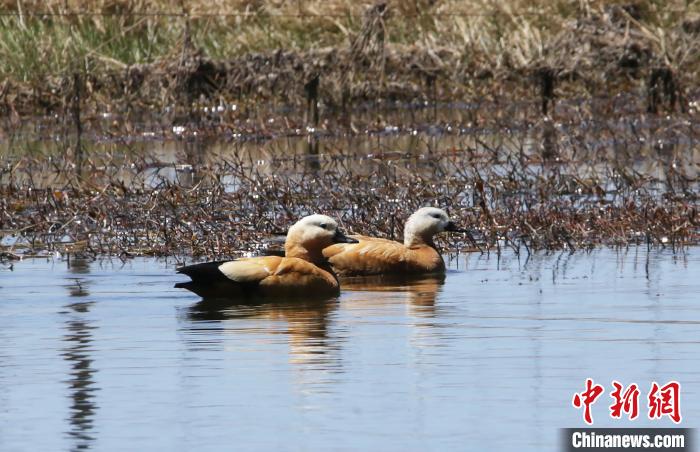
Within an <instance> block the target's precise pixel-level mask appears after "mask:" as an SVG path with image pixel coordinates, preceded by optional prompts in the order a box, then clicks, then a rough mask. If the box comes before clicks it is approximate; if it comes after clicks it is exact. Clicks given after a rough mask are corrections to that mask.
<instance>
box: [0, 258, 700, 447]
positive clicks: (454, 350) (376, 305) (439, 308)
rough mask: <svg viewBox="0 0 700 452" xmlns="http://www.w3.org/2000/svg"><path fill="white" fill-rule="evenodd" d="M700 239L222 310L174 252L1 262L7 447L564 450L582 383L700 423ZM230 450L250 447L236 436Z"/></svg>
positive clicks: (471, 266)
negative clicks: (650, 396) (562, 437)
mask: <svg viewBox="0 0 700 452" xmlns="http://www.w3.org/2000/svg"><path fill="white" fill-rule="evenodd" d="M698 256H699V255H698V248H690V249H689V250H687V251H686V252H684V253H682V254H672V253H671V252H670V251H668V250H652V251H649V252H647V250H646V248H630V249H627V250H622V251H614V250H609V249H601V250H598V251H594V252H592V253H589V254H587V253H583V252H579V253H575V254H571V255H569V254H568V253H555V254H549V255H546V254H544V253H542V254H537V255H533V256H532V257H531V258H530V259H529V260H527V261H525V259H524V258H523V257H521V258H520V260H518V258H517V257H515V256H510V255H505V256H502V257H501V258H500V259H498V258H497V257H496V255H495V254H491V256H490V257H487V256H486V255H483V256H480V255H479V254H478V253H477V254H471V255H467V256H464V255H462V256H460V257H459V258H458V259H453V260H452V261H451V262H450V270H449V273H448V274H447V277H446V278H445V280H444V281H439V280H430V279H428V280H423V281H419V282H416V283H413V284H410V285H407V284H390V285H377V284H374V285H367V284H364V283H354V284H346V288H345V290H344V291H343V293H342V295H341V296H340V297H339V298H338V299H334V300H330V301H327V302H322V303H311V302H309V303H305V302H299V303H293V304H292V303H286V304H267V305H261V306H223V307H222V306H207V305H202V304H201V303H198V297H196V296H195V295H193V294H191V293H188V292H186V291H182V290H178V289H174V288H173V284H174V283H175V282H177V281H181V280H183V277H181V276H179V275H175V274H174V272H173V269H174V266H175V262H171V261H167V260H153V259H141V258H139V259H133V260H130V261H127V262H126V263H122V262H121V261H120V260H118V259H116V260H111V261H109V260H102V261H96V262H90V263H88V262H85V261H71V262H70V263H68V262H66V261H62V260H58V259H52V260H46V259H28V260H25V261H22V262H19V263H15V264H14V269H13V270H12V271H10V269H9V268H5V267H2V270H0V295H1V297H0V298H1V301H0V449H2V450H3V451H5V450H7V451H22V450H77V449H83V448H95V449H99V450H107V449H109V450H115V449H121V450H126V449H133V448H137V447H138V448H139V449H149V450H191V449H195V448H196V449H197V450H220V448H221V447H222V445H230V446H232V447H236V449H240V450H260V449H267V450H269V449H272V448H276V449H286V450H329V449H332V450H357V449H380V448H381V449H382V450H406V449H409V450H425V449H431V448H432V449H436V450H445V449H447V448H450V449H458V450H464V449H468V450H533V451H535V450H553V449H555V448H556V446H557V444H558V435H559V430H558V429H559V428H561V427H574V426H583V420H582V413H581V412H580V411H578V410H576V409H574V408H573V407H572V406H571V397H572V395H573V393H574V392H577V391H582V390H583V388H584V382H585V379H586V378H587V377H592V378H594V379H595V381H596V382H597V383H600V384H602V385H604V386H605V387H606V395H605V398H604V399H601V400H600V401H599V402H598V403H597V404H596V405H594V406H593V416H594V421H595V425H596V426H610V427H616V426H617V427H619V426H625V425H628V424H627V423H626V422H624V421H617V420H612V419H610V417H609V416H608V409H607V406H608V405H609V404H610V400H609V399H610V397H609V395H608V394H609V387H610V384H611V381H612V380H613V379H615V380H619V381H620V382H622V383H624V384H629V383H632V382H636V383H637V384H639V386H640V388H641V391H642V397H641V398H640V408H641V413H642V415H641V416H640V418H639V419H637V420H636V421H634V423H633V424H634V425H636V426H644V425H650V426H651V425H653V426H671V425H672V423H671V422H670V421H669V420H667V419H664V420H662V421H649V420H647V419H646V415H645V414H646V400H645V396H646V392H647V391H648V388H649V386H650V384H651V382H652V381H657V382H659V383H664V382H666V381H669V380H672V379H676V380H678V381H680V382H681V384H682V403H681V406H682V415H683V424H684V425H685V426H694V425H695V423H696V422H697V419H698V418H699V417H700V394H699V391H700V378H699V377H698V375H700V373H699V371H700V367H699V366H698V354H699V353H700V342H699V340H698V338H699V336H698V333H697V330H698V325H700V306H698V293H700V258H699V257H698ZM233 445H235V446H233Z"/></svg>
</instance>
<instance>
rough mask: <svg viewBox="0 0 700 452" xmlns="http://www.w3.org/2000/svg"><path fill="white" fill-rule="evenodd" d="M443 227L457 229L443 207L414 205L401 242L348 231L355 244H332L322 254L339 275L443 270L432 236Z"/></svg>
mask: <svg viewBox="0 0 700 452" xmlns="http://www.w3.org/2000/svg"><path fill="white" fill-rule="evenodd" d="M443 231H457V232H459V231H461V229H458V228H457V227H456V226H455V224H454V223H453V222H452V221H450V219H449V217H448V216H447V213H445V211H444V210H442V209H438V208H435V207H423V208H421V209H418V210H417V211H416V212H415V213H414V214H413V215H411V216H410V217H409V218H408V221H406V226H405V228H404V234H403V237H404V239H403V244H402V243H399V242H395V241H393V240H387V239H381V238H376V237H366V236H363V235H351V236H350V237H352V238H354V239H357V241H358V243H355V244H338V245H332V246H330V247H328V248H326V249H324V250H323V255H324V256H326V258H328V262H330V264H331V265H332V267H333V270H335V272H336V273H337V274H339V275H341V276H367V275H384V274H391V275H418V274H430V273H443V272H444V271H445V262H444V261H443V260H442V256H441V255H440V253H439V252H438V250H437V249H436V247H435V243H434V242H433V236H434V235H435V234H438V233H440V232H443Z"/></svg>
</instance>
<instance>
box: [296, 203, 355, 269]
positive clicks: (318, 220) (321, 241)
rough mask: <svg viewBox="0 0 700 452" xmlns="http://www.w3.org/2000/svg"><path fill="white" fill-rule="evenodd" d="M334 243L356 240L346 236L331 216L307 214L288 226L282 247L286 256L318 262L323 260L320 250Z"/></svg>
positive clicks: (353, 241)
mask: <svg viewBox="0 0 700 452" xmlns="http://www.w3.org/2000/svg"><path fill="white" fill-rule="evenodd" d="M334 243H357V240H355V239H353V238H350V237H347V236H346V235H345V234H344V233H343V231H342V230H341V229H340V228H339V227H338V223H337V222H336V221H335V220H334V219H333V218H331V217H329V216H326V215H309V216H307V217H304V218H302V219H301V220H299V221H297V222H296V223H295V224H294V225H293V226H292V227H291V228H289V231H288V232H287V240H286V241H285V244H284V248H285V254H286V256H287V257H299V258H302V259H306V260H308V261H310V262H314V263H318V262H321V261H323V260H324V258H323V254H322V253H321V251H323V249H324V248H326V247H329V246H331V245H333V244H334Z"/></svg>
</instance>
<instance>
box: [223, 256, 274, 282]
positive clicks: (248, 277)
mask: <svg viewBox="0 0 700 452" xmlns="http://www.w3.org/2000/svg"><path fill="white" fill-rule="evenodd" d="M282 259H283V258H281V257H279V256H264V257H251V258H244V259H237V260H235V261H228V262H224V263H223V264H221V265H219V271H220V272H221V273H222V274H223V275H224V276H225V277H226V278H228V279H230V280H231V281H235V282H238V283H241V284H245V283H259V282H261V281H262V280H264V279H265V278H267V277H269V276H271V275H274V274H275V272H276V271H277V269H278V267H279V265H280V262H281V261H282Z"/></svg>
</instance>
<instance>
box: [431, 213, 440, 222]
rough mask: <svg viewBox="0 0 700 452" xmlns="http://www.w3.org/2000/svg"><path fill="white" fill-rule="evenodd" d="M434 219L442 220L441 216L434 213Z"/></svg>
mask: <svg viewBox="0 0 700 452" xmlns="http://www.w3.org/2000/svg"><path fill="white" fill-rule="evenodd" d="M431 217H433V218H437V219H438V220H439V219H440V214H437V213H434V214H432V215H431Z"/></svg>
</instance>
